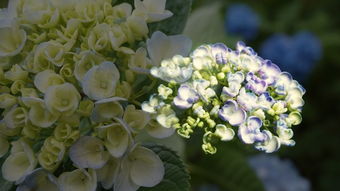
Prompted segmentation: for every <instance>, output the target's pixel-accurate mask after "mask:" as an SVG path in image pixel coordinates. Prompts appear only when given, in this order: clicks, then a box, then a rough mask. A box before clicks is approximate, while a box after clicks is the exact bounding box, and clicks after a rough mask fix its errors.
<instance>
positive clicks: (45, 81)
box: [34, 70, 64, 93]
mask: <svg viewBox="0 0 340 191" xmlns="http://www.w3.org/2000/svg"><path fill="white" fill-rule="evenodd" d="M63 83H64V79H63V78H62V77H61V76H60V75H59V74H56V73H55V72H54V71H52V70H44V71H43V72H39V73H38V74H36V76H35V77H34V85H35V87H36V88H37V89H38V90H39V91H41V92H43V93H45V92H46V90H47V88H49V87H50V86H53V85H59V84H63Z"/></svg>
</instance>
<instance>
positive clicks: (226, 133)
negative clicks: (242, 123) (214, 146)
mask: <svg viewBox="0 0 340 191" xmlns="http://www.w3.org/2000/svg"><path fill="white" fill-rule="evenodd" d="M215 134H216V135H217V136H219V137H220V139H221V141H230V140H232V139H233V138H234V135H235V132H234V130H233V129H232V128H229V127H227V126H225V125H223V124H217V125H216V130H215Z"/></svg>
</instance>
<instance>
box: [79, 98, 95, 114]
mask: <svg viewBox="0 0 340 191" xmlns="http://www.w3.org/2000/svg"><path fill="white" fill-rule="evenodd" d="M93 108H94V103H93V101H91V100H89V99H84V100H82V101H80V103H79V107H78V110H77V112H78V113H79V114H80V115H82V116H84V117H89V116H90V115H91V113H92V110H93Z"/></svg>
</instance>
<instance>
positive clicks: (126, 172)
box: [113, 145, 165, 191]
mask: <svg viewBox="0 0 340 191" xmlns="http://www.w3.org/2000/svg"><path fill="white" fill-rule="evenodd" d="M113 173H114V172H113ZM164 173H165V169H164V165H163V162H162V161H161V159H160V158H159V156H158V155H156V154H155V153H154V152H153V151H151V150H150V149H147V148H145V147H142V146H139V145H137V146H134V148H132V149H131V150H130V151H129V153H128V155H127V156H126V157H124V158H123V159H122V162H121V165H120V169H119V172H118V173H117V176H116V178H115V184H114V190H115V191H127V190H129V191H136V190H138V188H139V187H140V186H143V187H154V186H156V185H157V184H159V183H160V182H161V181H162V180H163V177H164Z"/></svg>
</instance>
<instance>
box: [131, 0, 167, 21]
mask: <svg viewBox="0 0 340 191" xmlns="http://www.w3.org/2000/svg"><path fill="white" fill-rule="evenodd" d="M134 4H135V10H134V12H133V14H135V15H137V16H141V17H145V19H146V21H147V22H149V23H151V22H157V21H161V20H164V19H167V18H169V17H171V16H172V15H173V13H172V12H171V11H168V10H165V4H166V0H143V1H141V0H135V1H134Z"/></svg>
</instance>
